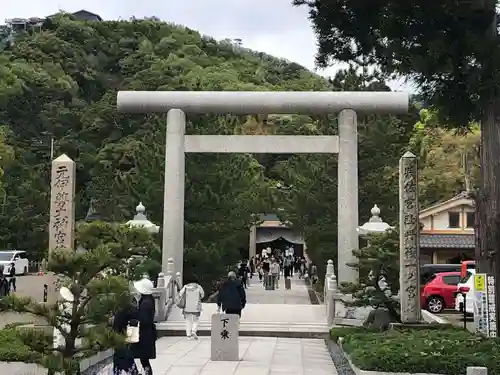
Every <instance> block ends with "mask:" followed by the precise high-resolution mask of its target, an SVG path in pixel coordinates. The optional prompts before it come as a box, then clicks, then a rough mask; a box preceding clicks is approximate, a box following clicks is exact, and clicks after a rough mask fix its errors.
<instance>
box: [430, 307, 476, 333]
mask: <svg viewBox="0 0 500 375" xmlns="http://www.w3.org/2000/svg"><path fill="white" fill-rule="evenodd" d="M438 316H439V317H440V318H443V319H446V320H448V321H449V322H450V323H451V324H454V325H456V326H459V327H463V326H464V319H463V315H462V314H457V313H453V312H448V311H445V312H444V313H443V314H438ZM466 327H467V329H468V330H469V331H471V332H474V331H475V329H476V328H475V326H474V317H472V316H470V317H467V320H466Z"/></svg>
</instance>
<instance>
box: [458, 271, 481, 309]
mask: <svg viewBox="0 0 500 375" xmlns="http://www.w3.org/2000/svg"><path fill="white" fill-rule="evenodd" d="M475 274H476V270H475V269H469V270H467V274H466V275H465V277H463V278H462V279H461V280H460V282H459V283H458V285H457V294H456V296H455V310H457V311H460V312H463V311H464V308H465V312H466V313H467V315H474V302H475V298H476V291H475V290H474V289H475V288H474V275H475ZM464 295H465V307H464Z"/></svg>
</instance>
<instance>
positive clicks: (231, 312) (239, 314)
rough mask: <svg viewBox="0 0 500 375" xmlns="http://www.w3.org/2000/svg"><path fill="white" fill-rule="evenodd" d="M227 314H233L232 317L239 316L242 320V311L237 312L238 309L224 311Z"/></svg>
mask: <svg viewBox="0 0 500 375" xmlns="http://www.w3.org/2000/svg"><path fill="white" fill-rule="evenodd" d="M224 312H225V313H226V314H231V315H233V314H234V315H238V316H239V317H240V318H241V309H239V310H236V309H234V310H233V309H227V310H226V311H224Z"/></svg>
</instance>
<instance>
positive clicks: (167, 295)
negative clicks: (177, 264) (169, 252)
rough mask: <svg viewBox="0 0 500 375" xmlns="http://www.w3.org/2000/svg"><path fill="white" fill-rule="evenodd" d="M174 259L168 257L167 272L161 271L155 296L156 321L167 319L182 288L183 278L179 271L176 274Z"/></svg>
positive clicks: (154, 292)
mask: <svg viewBox="0 0 500 375" xmlns="http://www.w3.org/2000/svg"><path fill="white" fill-rule="evenodd" d="M174 272H175V270H174V260H173V259H172V258H170V259H168V263H167V274H166V275H165V274H164V273H160V274H159V275H158V281H157V285H156V288H155V289H154V291H153V296H154V297H155V301H156V316H155V321H157V322H163V321H165V320H167V318H168V315H169V314H170V311H171V310H172V307H173V306H174V305H175V303H176V300H177V297H178V294H179V291H180V290H181V288H182V280H181V275H180V273H179V272H177V273H176V274H174Z"/></svg>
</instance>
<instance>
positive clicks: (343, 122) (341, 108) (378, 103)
mask: <svg viewBox="0 0 500 375" xmlns="http://www.w3.org/2000/svg"><path fill="white" fill-rule="evenodd" d="M117 106H118V111H120V112H128V113H152V112H167V134H166V149H165V193H164V194H165V196H164V210H163V244H162V248H163V249H162V252H163V257H162V265H163V272H165V271H166V267H167V263H168V262H167V260H168V258H172V259H173V260H174V263H175V270H176V271H178V272H181V274H182V268H183V252H184V185H185V153H192V152H202V153H280V154H285V153H328V154H336V153H337V154H338V212H339V220H338V246H337V247H338V265H339V272H338V273H339V275H338V280H339V282H350V281H355V280H356V278H357V273H356V271H355V270H354V269H352V268H350V267H347V266H346V264H347V263H351V262H354V261H355V258H354V256H353V253H352V250H353V249H357V248H358V232H357V230H356V228H357V227H358V225H359V221H358V135H357V116H356V112H364V113H394V114H396V113H406V112H407V111H408V94H407V93H401V92H277V91H272V92H253V91H252V92H242V91H120V92H119V93H118V97H117ZM337 112H338V113H339V114H338V123H339V129H338V134H339V135H338V136H300V135H299V136H297V135H186V134H185V131H186V114H185V113H197V114H203V113H212V114H226V113H231V114H236V115H243V114H331V113H337Z"/></svg>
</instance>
